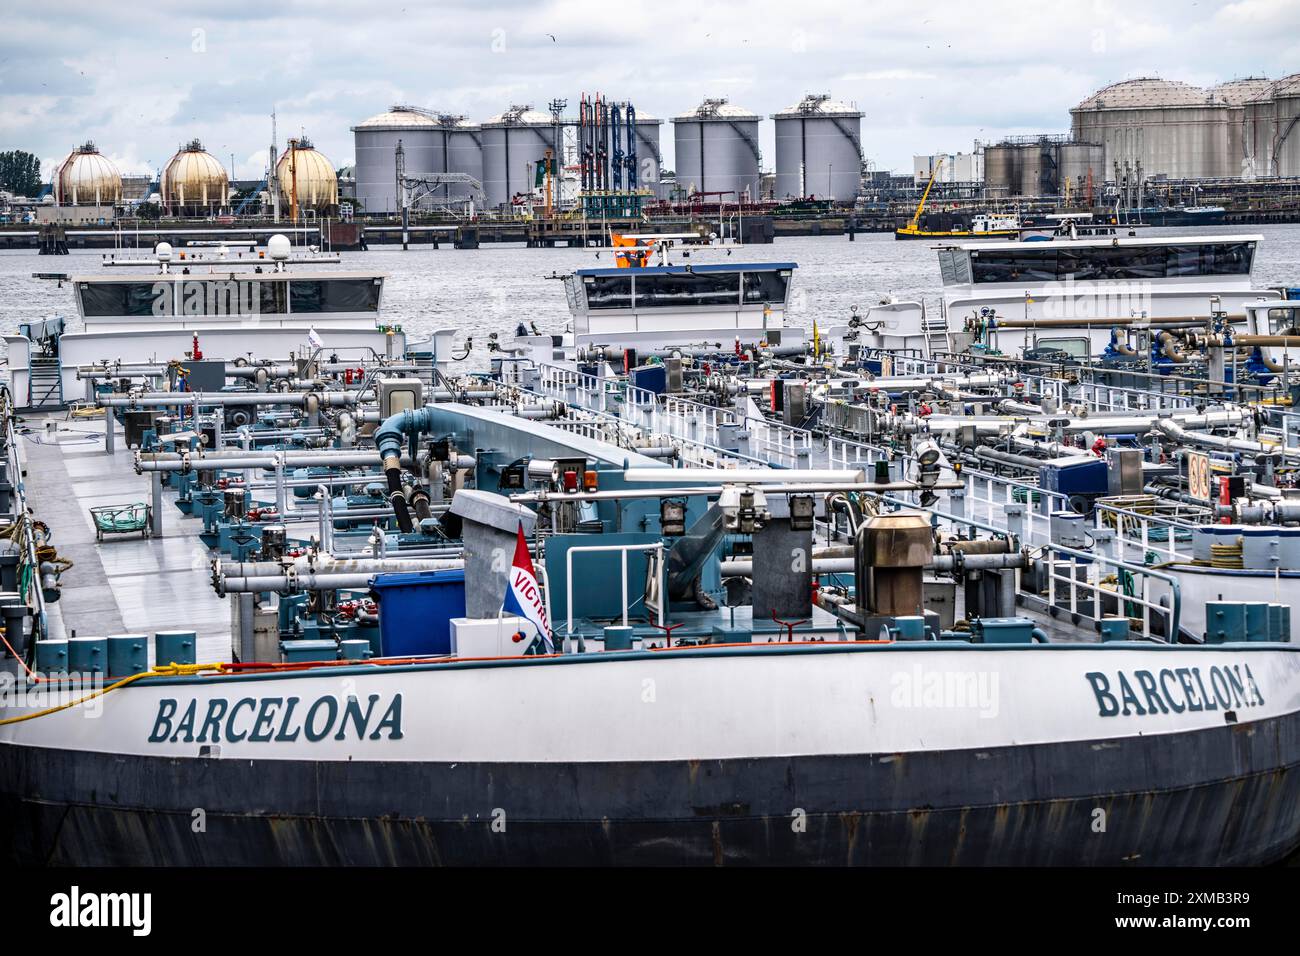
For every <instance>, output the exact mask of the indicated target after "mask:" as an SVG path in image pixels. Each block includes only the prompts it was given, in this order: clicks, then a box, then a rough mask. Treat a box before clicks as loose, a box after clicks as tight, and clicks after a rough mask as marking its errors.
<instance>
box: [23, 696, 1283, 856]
mask: <svg viewBox="0 0 1300 956" xmlns="http://www.w3.org/2000/svg"><path fill="white" fill-rule="evenodd" d="M0 780H3V781H4V784H3V785H0V786H2V788H3V793H0V821H2V822H0V853H3V856H4V858H6V859H8V860H10V861H11V862H15V863H20V864H26V865H32V864H37V865H40V864H52V865H226V866H229V865H235V866H239V865H249V866H295V865H349V866H357V865H521V864H522V865H622V864H633V865H678V864H698V865H722V864H740V865H753V864H817V865H875V866H880V865H903V864H908V865H984V866H987V865H1030V866H1045V865H1052V866H1072V865H1144V864H1145V865H1166V866H1202V865H1249V864H1266V863H1271V862H1274V861H1277V860H1279V859H1281V858H1283V857H1285V856H1287V855H1288V854H1289V853H1291V852H1292V851H1293V850H1294V849H1295V848H1296V846H1297V844H1298V843H1300V715H1296V714H1290V715H1285V716H1281V717H1277V718H1271V719H1266V720H1261V721H1256V722H1250V723H1243V724H1237V725H1227V726H1224V727H1220V728H1212V729H1206V730H1198V731H1193V732H1186V733H1179V734H1172V735H1169V734H1158V735H1143V736H1135V737H1133V736H1130V737H1120V738H1114V739H1102V740H1086V741H1073V742H1064V743H1051V744H1037V745H1020V746H1008V747H996V748H985V749H975V750H952V751H944V752H916V753H906V754H874V755H842V756H810V757H769V758H762V759H724V760H703V761H663V762H646V761H636V762H600V763H543V762H538V763H510V764H503V763H455V764H446V763H426V762H419V763H413V762H403V761H351V762H349V761H303V760H253V761H250V760H246V759H233V758H227V759H221V758H177V757H156V756H138V755H127V754H101V753H92V752H86V751H68V750H57V749H51V748H41V747H32V746H22V745H15V744H4V745H0ZM1100 781H1105V786H1104V787H1102V786H1099V782H1100ZM800 811H802V821H803V825H802V827H801V826H800V825H799V820H800V816H799V814H800Z"/></svg>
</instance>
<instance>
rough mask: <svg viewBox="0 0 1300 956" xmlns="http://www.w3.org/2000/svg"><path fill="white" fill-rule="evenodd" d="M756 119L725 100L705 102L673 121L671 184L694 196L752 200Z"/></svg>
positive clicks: (756, 162) (755, 187) (755, 196)
mask: <svg viewBox="0 0 1300 956" xmlns="http://www.w3.org/2000/svg"><path fill="white" fill-rule="evenodd" d="M758 124H759V117H758V116H757V115H756V114H754V113H751V112H750V111H749V110H746V109H741V108H740V107H739V106H733V105H732V104H730V103H728V102H727V101H726V99H709V100H705V101H704V102H703V103H701V104H700V105H699V106H697V107H696V108H695V109H693V110H691V111H690V112H689V113H683V114H682V115H681V116H677V117H674V118H673V145H674V147H675V155H676V165H677V169H676V172H677V185H678V186H679V187H680V188H682V189H686V190H693V191H694V192H714V193H731V194H732V195H731V196H726V197H723V198H724V199H729V200H730V201H733V202H735V201H738V200H739V199H740V198H742V197H745V198H747V199H748V200H750V201H752V200H755V199H758V198H759V192H758V167H759V157H760V152H759V147H758Z"/></svg>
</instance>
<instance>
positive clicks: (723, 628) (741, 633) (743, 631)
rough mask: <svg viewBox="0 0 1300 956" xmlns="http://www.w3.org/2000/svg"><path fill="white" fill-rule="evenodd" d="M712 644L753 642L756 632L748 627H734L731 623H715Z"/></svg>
mask: <svg viewBox="0 0 1300 956" xmlns="http://www.w3.org/2000/svg"><path fill="white" fill-rule="evenodd" d="M709 643H710V644H753V643H754V632H753V631H751V630H750V629H749V628H747V627H732V626H731V625H730V624H714V625H713V635H712V636H711V637H710V638H709Z"/></svg>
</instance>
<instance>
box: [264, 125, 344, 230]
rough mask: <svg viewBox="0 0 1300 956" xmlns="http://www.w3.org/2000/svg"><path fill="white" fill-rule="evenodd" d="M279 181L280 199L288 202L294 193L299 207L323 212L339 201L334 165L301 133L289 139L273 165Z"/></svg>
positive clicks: (285, 202)
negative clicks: (282, 153) (285, 147)
mask: <svg viewBox="0 0 1300 956" xmlns="http://www.w3.org/2000/svg"><path fill="white" fill-rule="evenodd" d="M275 177H276V179H277V180H278V182H279V184H280V196H281V199H280V202H281V203H282V204H283V205H284V206H286V207H290V206H291V196H293V195H294V194H296V195H297V197H298V209H299V211H302V210H306V209H312V210H315V211H316V212H318V213H319V212H325V211H327V210H329V209H331V208H333V207H335V206H337V205H338V204H339V181H338V176H337V175H336V174H335V172H334V166H333V164H331V163H330V161H329V160H328V159H326V158H325V155H324V154H323V153H321V152H319V151H318V150H316V149H315V148H314V147H313V146H312V144H311V142H310V141H309V140H308V139H307V138H306V137H305V136H303V137H299V138H298V139H296V140H294V139H291V140H289V145H288V148H287V149H285V151H284V155H282V156H281V157H280V161H279V162H278V163H276V166H275Z"/></svg>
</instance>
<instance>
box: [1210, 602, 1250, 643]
mask: <svg viewBox="0 0 1300 956" xmlns="http://www.w3.org/2000/svg"><path fill="white" fill-rule="evenodd" d="M1245 639H1246V605H1244V604H1242V603H1241V602H1240V601H1207V602H1206V604H1205V643H1206V644H1223V643H1224V642H1226V641H1244V640H1245Z"/></svg>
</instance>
